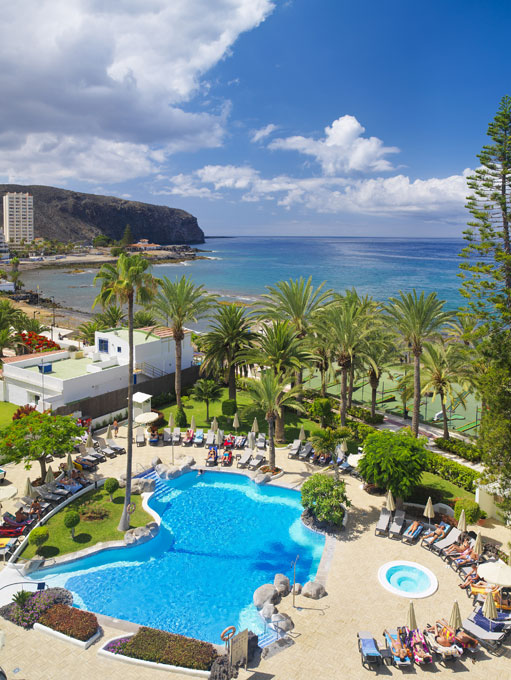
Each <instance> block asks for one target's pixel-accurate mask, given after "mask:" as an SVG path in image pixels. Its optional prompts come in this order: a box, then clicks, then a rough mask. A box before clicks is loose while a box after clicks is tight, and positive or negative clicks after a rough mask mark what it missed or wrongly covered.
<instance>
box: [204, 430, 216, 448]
mask: <svg viewBox="0 0 511 680" xmlns="http://www.w3.org/2000/svg"><path fill="white" fill-rule="evenodd" d="M205 445H206V446H214V445H215V433H214V432H213V430H209V431H208V433H207V435H206V444H205Z"/></svg>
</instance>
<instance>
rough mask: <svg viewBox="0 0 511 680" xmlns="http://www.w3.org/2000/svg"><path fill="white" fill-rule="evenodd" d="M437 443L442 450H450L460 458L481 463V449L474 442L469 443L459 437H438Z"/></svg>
mask: <svg viewBox="0 0 511 680" xmlns="http://www.w3.org/2000/svg"><path fill="white" fill-rule="evenodd" d="M435 444H436V446H438V448H439V449H441V450H442V451H448V452H449V453H454V454H455V455H456V456H459V457H460V458H464V459H465V460H470V461H471V462H473V463H479V461H480V460H481V457H482V454H481V451H480V450H479V449H478V448H477V446H474V445H473V444H467V442H463V441H461V440H459V439H444V438H443V437H437V439H435Z"/></svg>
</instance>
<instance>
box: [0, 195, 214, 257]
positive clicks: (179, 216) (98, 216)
mask: <svg viewBox="0 0 511 680" xmlns="http://www.w3.org/2000/svg"><path fill="white" fill-rule="evenodd" d="M8 191H16V192H20V191H22V192H27V191H28V193H30V194H32V196H33V197H34V232H35V236H36V238H37V237H45V238H49V239H58V240H59V241H91V240H92V239H93V238H94V237H95V236H98V235H99V234H105V235H106V236H109V237H110V238H113V239H120V238H121V237H122V235H123V233H124V229H125V227H126V225H127V224H129V225H130V226H131V231H132V234H133V237H134V238H135V239H139V238H147V239H149V241H151V242H153V243H161V244H162V245H170V244H174V243H204V232H203V231H202V229H201V228H200V227H199V225H198V224H197V218H196V217H194V216H193V215H191V214H190V213H188V212H186V211H185V210H179V209H177V208H169V207H167V206H164V205H152V204H150V203H140V202H138V201H127V200H125V199H123V198H116V197H114V196H99V195H96V194H83V193H80V192H78V191H68V190H67V189H58V188H56V187H48V186H38V185H21V184H0V195H2V196H3V194H5V193H7V192H8ZM0 224H3V205H2V202H1V201H0Z"/></svg>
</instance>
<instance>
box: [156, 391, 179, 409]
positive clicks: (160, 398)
mask: <svg viewBox="0 0 511 680" xmlns="http://www.w3.org/2000/svg"><path fill="white" fill-rule="evenodd" d="M175 398H176V395H175V394H174V393H173V392H162V393H161V394H157V395H156V396H155V397H153V398H152V400H151V405H152V407H153V408H160V407H161V406H166V405H167V404H170V403H171V402H173V401H174V399H175Z"/></svg>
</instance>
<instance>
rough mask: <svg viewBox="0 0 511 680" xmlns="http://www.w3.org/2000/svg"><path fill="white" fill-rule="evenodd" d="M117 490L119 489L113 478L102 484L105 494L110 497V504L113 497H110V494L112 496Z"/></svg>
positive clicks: (116, 481)
mask: <svg viewBox="0 0 511 680" xmlns="http://www.w3.org/2000/svg"><path fill="white" fill-rule="evenodd" d="M118 488H119V482H118V480H117V479H115V477H109V478H108V479H107V480H106V482H105V484H104V489H105V491H106V492H107V494H108V495H109V496H110V502H111V503H113V502H114V497H113V496H112V494H114V493H115V492H116V491H117V489H118Z"/></svg>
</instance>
